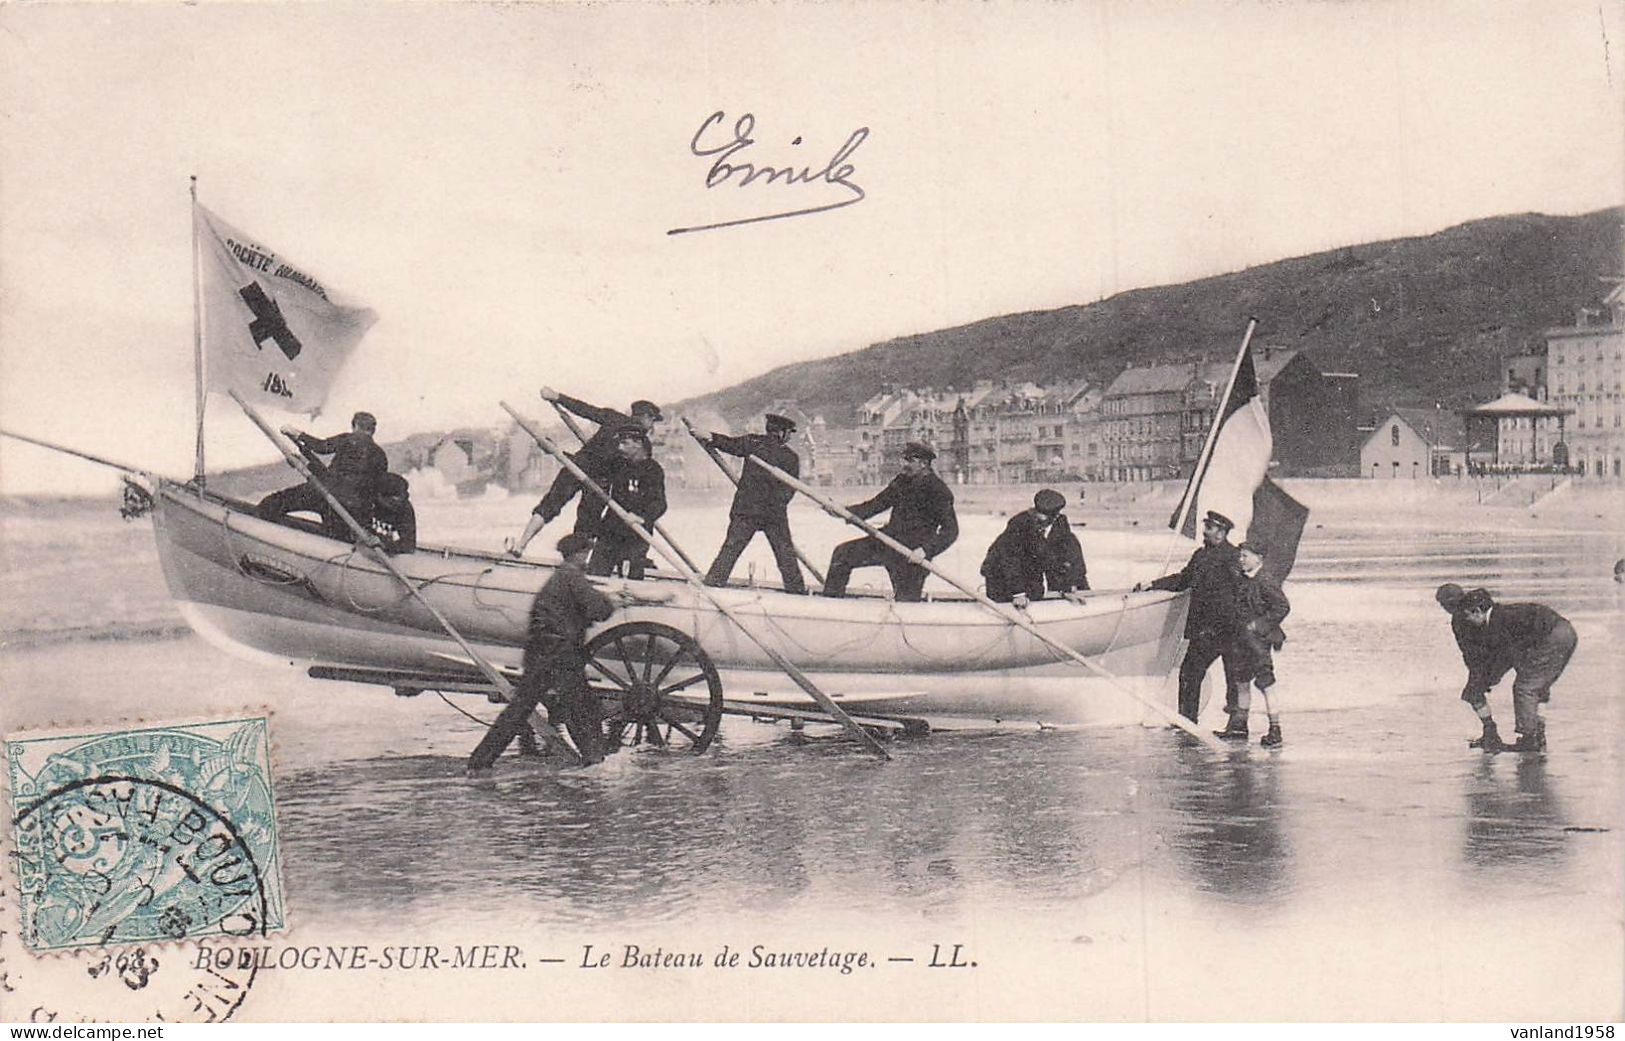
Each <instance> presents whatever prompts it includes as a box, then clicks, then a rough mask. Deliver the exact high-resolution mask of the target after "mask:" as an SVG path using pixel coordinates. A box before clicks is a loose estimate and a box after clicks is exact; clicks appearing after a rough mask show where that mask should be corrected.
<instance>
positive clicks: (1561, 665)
mask: <svg viewBox="0 0 1625 1041" xmlns="http://www.w3.org/2000/svg"><path fill="white" fill-rule="evenodd" d="M1578 643H1579V637H1578V636H1577V635H1576V634H1575V632H1574V626H1572V625H1570V624H1569V623H1568V622H1559V623H1558V625H1557V626H1556V627H1555V628H1554V629H1552V631H1551V632H1550V633H1549V634H1548V635H1547V636H1546V638H1545V639H1543V640H1541V641H1540V642H1539V643H1538V644H1536V645H1535V646H1534V647H1533V648H1531V649H1530V650H1529V652H1528V653H1527V654H1526V655H1525V656H1524V659H1523V660H1522V661H1520V662H1518V663H1517V665H1516V666H1515V669H1516V672H1515V674H1514V678H1513V681H1512V711H1513V714H1514V719H1515V721H1516V722H1515V725H1516V726H1517V728H1518V733H1520V734H1531V735H1533V734H1538V733H1540V731H1541V722H1540V706H1541V705H1542V704H1544V703H1545V702H1547V701H1550V700H1551V698H1552V684H1553V683H1556V682H1557V678H1558V677H1559V676H1561V675H1563V670H1564V669H1566V668H1568V664H1569V659H1570V658H1572V657H1573V656H1574V648H1575V647H1576V646H1577V645H1578Z"/></svg>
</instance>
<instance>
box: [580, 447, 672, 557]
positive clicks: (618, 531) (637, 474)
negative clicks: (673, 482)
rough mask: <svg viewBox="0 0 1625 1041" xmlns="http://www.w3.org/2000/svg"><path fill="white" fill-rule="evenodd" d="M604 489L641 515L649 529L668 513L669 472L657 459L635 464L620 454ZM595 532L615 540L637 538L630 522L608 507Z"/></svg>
mask: <svg viewBox="0 0 1625 1041" xmlns="http://www.w3.org/2000/svg"><path fill="white" fill-rule="evenodd" d="M604 490H605V491H606V492H608V493H609V497H610V498H611V499H613V500H614V501H615V502H617V503H619V504H620V505H621V506H623V507H624V508H625V509H626V510H627V512H629V513H632V514H634V515H635V516H637V517H638V518H639V519H640V520H641V521H642V522H643V526H644V527H645V528H647V527H649V526H650V525H652V524H653V523H654V522H655V521H657V520H659V519H660V518H661V517H662V516H664V515H665V513H666V471H665V470H664V469H662V468H661V466H660V464H659V463H657V462H655V461H654V460H653V459H644V460H642V461H641V462H636V463H634V462H631V461H629V460H627V459H626V458H625V457H624V456H622V457H618V459H617V461H616V462H615V463H614V465H613V466H612V468H611V469H610V472H609V476H608V478H607V479H606V480H605V482H604ZM587 494H589V495H591V494H592V493H591V492H588V493H587ZM595 498H596V496H595ZM595 532H596V533H597V534H598V535H599V536H600V537H607V538H612V539H636V538H637V536H636V535H634V534H633V533H632V529H630V528H628V527H627V526H626V522H625V521H623V520H621V518H620V517H619V516H617V515H616V513H615V511H614V510H611V509H610V508H609V507H607V506H606V507H604V508H603V512H602V513H601V514H600V515H599V518H598V524H597V526H596V528H595Z"/></svg>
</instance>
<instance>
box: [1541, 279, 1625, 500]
mask: <svg viewBox="0 0 1625 1041" xmlns="http://www.w3.org/2000/svg"><path fill="white" fill-rule="evenodd" d="M1612 281H1613V282H1614V285H1613V288H1612V290H1611V291H1610V292H1609V293H1608V295H1607V296H1606V297H1604V299H1603V304H1602V306H1601V307H1600V308H1586V309H1582V310H1581V311H1580V313H1579V314H1578V315H1577V316H1576V318H1575V323H1574V325H1572V326H1560V327H1558V328H1554V329H1547V330H1546V332H1545V338H1546V387H1547V393H1546V401H1547V402H1548V403H1549V404H1552V405H1557V406H1561V407H1563V408H1567V409H1570V410H1572V413H1573V419H1572V420H1571V421H1570V422H1569V423H1568V424H1567V430H1566V443H1567V448H1568V465H1569V467H1570V468H1571V469H1572V470H1573V471H1574V472H1575V474H1577V475H1579V476H1584V477H1610V478H1613V477H1620V476H1621V475H1622V474H1621V470H1622V468H1625V426H1622V425H1621V416H1622V411H1625V398H1622V397H1621V389H1620V383H1621V373H1622V371H1625V364H1622V360H1621V356H1622V355H1625V282H1621V281H1620V280H1617V279H1615V280H1612Z"/></svg>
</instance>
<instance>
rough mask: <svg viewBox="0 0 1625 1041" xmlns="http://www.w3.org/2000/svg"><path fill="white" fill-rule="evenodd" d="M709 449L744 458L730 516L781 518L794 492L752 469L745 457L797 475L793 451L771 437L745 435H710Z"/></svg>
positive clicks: (798, 464) (798, 466) (798, 469)
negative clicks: (753, 457)
mask: <svg viewBox="0 0 1625 1041" xmlns="http://www.w3.org/2000/svg"><path fill="white" fill-rule="evenodd" d="M710 442H711V447H712V448H715V449H716V450H717V451H719V452H727V453H728V454H729V455H736V456H739V457H740V458H741V459H745V460H746V462H745V469H744V471H743V472H742V473H741V474H740V475H739V490H738V491H736V492H734V501H733V506H732V507H731V508H730V509H729V510H728V516H730V517H760V518H766V519H771V520H776V519H778V518H781V517H784V516H785V515H786V514H785V511H786V509H787V508H788V507H789V505H790V500H791V499H793V498H794V497H795V494H796V492H795V489H794V488H791V487H790V486H789V485H787V484H785V483H784V482H783V481H781V480H779V479H778V478H777V477H774V476H773V475H772V474H770V473H768V472H767V471H766V470H764V469H762V468H761V467H759V466H752V465H751V463H750V461H749V459H748V457H749V456H753V455H754V456H756V457H757V458H759V459H761V460H762V462H764V463H768V464H769V465H771V466H775V467H778V468H779V469H780V470H783V471H784V472H785V473H787V474H789V475H790V476H791V477H800V476H801V457H800V456H798V455H796V452H795V449H793V448H791V447H790V446H789V445H786V444H782V443H781V442H780V441H779V439H778V438H776V437H774V436H772V435H771V434H746V435H745V436H744V437H729V436H728V435H727V434H712V435H711V437H710Z"/></svg>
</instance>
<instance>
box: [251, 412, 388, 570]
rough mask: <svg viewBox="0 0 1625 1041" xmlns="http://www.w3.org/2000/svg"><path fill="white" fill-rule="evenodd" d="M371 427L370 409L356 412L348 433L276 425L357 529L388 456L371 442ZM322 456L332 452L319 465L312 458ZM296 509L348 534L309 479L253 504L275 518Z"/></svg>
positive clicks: (337, 533)
mask: <svg viewBox="0 0 1625 1041" xmlns="http://www.w3.org/2000/svg"><path fill="white" fill-rule="evenodd" d="M377 432H378V420H377V419H375V418H373V415H372V413H370V412H357V413H356V414H355V415H354V416H353V417H352V418H351V420H350V432H349V433H348V434H336V435H334V436H333V437H326V438H320V437H311V436H310V435H309V434H304V433H301V432H299V431H297V430H295V429H293V428H292V427H283V428H282V433H283V435H284V436H286V437H287V438H289V439H290V440H291V441H293V443H294V444H296V445H298V446H299V451H300V452H301V453H302V454H303V455H304V457H305V458H306V459H307V460H309V462H310V464H311V472H312V473H313V474H315V476H316V479H317V480H319V481H321V482H322V484H323V486H325V487H326V488H327V490H328V491H329V492H332V493H333V498H335V499H337V500H338V501H339V503H340V504H341V505H342V506H343V507H344V508H345V509H346V510H348V511H349V513H350V516H352V517H354V518H355V519H356V522H357V523H359V524H360V525H361V526H362V527H363V528H365V527H366V526H367V524H368V522H369V521H370V520H371V519H372V505H373V500H374V498H375V497H376V496H377V494H378V482H379V481H381V480H382V479H383V476H384V474H386V473H388V472H389V457H388V456H386V455H384V450H383V449H382V448H379V447H378V445H377V443H376V442H374V441H373V435H374V434H376V433H377ZM322 455H330V456H332V457H333V461H332V462H331V463H326V464H324V463H323V462H322V461H321V460H320V459H318V458H317V456H322ZM296 510H309V511H311V512H313V513H318V514H320V515H321V518H322V527H323V529H324V531H325V532H326V533H327V534H328V535H331V536H332V537H333V538H337V539H348V538H351V537H352V532H351V531H350V529H349V526H348V525H346V524H345V523H344V521H343V520H342V519H340V517H339V516H338V514H336V513H334V512H333V508H332V507H331V506H329V505H328V504H327V500H326V499H324V498H323V497H322V493H321V492H319V491H317V490H316V486H315V485H313V484H310V483H309V482H306V483H304V484H301V485H298V486H296V487H293V488H284V489H283V490H282V491H279V492H273V493H272V494H270V495H267V496H266V497H265V498H264V499H262V500H260V504H259V505H258V506H257V507H256V508H255V512H256V513H258V514H259V516H260V517H261V518H262V519H264V520H268V521H278V522H280V521H282V520H283V519H284V518H285V517H287V515H288V514H290V513H293V512H294V511H296Z"/></svg>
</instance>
